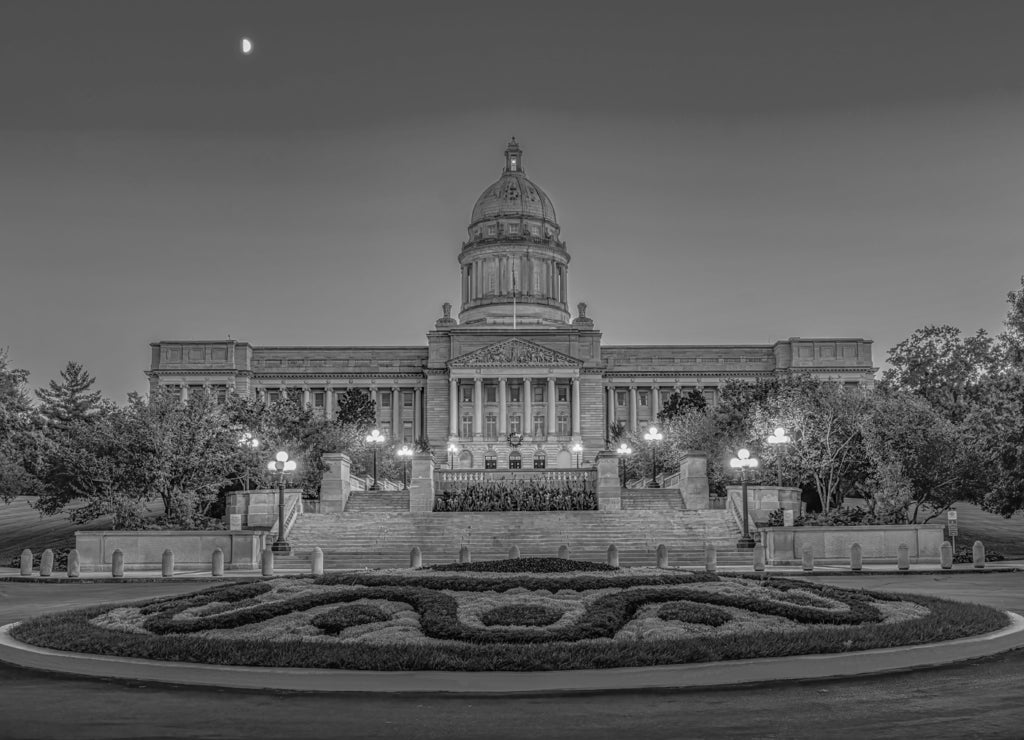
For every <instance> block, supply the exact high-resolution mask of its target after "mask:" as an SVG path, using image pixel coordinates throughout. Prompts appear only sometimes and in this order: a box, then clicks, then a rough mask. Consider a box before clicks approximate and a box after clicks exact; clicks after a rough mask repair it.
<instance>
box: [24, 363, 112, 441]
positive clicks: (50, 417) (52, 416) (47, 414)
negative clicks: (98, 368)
mask: <svg viewBox="0 0 1024 740" xmlns="http://www.w3.org/2000/svg"><path fill="white" fill-rule="evenodd" d="M95 381H96V379H95V378H93V377H92V376H91V375H89V373H87V372H86V371H85V368H83V367H82V366H81V365H80V364H79V363H77V362H69V363H68V364H67V367H66V368H64V369H63V370H61V371H60V382H58V381H56V380H51V381H50V384H49V388H40V389H38V390H37V391H36V396H38V398H39V401H40V404H39V412H40V413H41V414H42V416H43V418H44V419H45V420H46V421H47V423H49V424H52V425H54V426H57V427H65V426H67V425H69V424H71V423H72V422H75V421H88V420H89V419H90V418H91V417H93V416H95V415H96V414H97V413H99V408H100V403H101V401H102V394H101V393H100V392H99V391H92V390H90V388H92V386H93V383H95Z"/></svg>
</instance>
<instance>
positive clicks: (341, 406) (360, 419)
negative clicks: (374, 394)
mask: <svg viewBox="0 0 1024 740" xmlns="http://www.w3.org/2000/svg"><path fill="white" fill-rule="evenodd" d="M334 418H335V420H336V421H339V422H341V423H342V424H354V425H355V426H356V427H357V428H358V429H365V430H366V431H369V430H370V428H371V427H372V426H373V424H374V423H375V422H376V420H377V404H375V403H374V402H373V399H371V398H370V394H369V393H364V392H363V391H359V390H355V389H351V390H347V391H345V392H344V393H342V394H341V398H339V399H338V408H336V409H335V417H334ZM364 433H365V432H364Z"/></svg>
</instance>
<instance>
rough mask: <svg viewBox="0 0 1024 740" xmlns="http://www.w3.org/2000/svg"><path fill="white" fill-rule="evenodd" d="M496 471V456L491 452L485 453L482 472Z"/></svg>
mask: <svg viewBox="0 0 1024 740" xmlns="http://www.w3.org/2000/svg"><path fill="white" fill-rule="evenodd" d="M497 469H498V456H497V455H495V454H494V453H493V452H487V454H485V455H484V470H497Z"/></svg>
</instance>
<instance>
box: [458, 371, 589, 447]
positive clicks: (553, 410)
mask: <svg viewBox="0 0 1024 740" xmlns="http://www.w3.org/2000/svg"><path fill="white" fill-rule="evenodd" d="M488 380H491V381H493V380H494V379H493V378H488ZM513 380H521V381H522V384H523V391H522V396H521V398H522V400H521V401H520V402H519V403H518V404H517V405H516V407H517V410H518V409H519V407H521V408H522V419H523V428H522V429H521V430H520V431H521V433H523V434H524V435H525V436H532V432H533V427H532V421H533V411H534V409H533V403H534V401H533V389H534V383H545V384H546V386H547V391H546V393H545V394H544V402H543V403H544V405H545V414H544V417H545V424H546V427H545V431H546V434H547V436H548V437H554V436H556V435H558V419H557V413H558V402H557V401H556V396H555V393H556V385H557V382H558V381H559V380H563V381H564V380H568V381H570V383H571V393H570V396H569V398H570V401H569V412H570V417H571V426H570V430H569V434H570V435H571V436H572V437H579V436H580V379H579V378H578V377H576V376H568V377H557V376H554V375H548V376H544V377H529V376H524V377H522V378H514V379H513ZM461 383H472V384H473V437H481V436H483V433H484V428H483V423H484V393H483V391H484V378H483V377H482V376H475V377H458V376H453V377H451V378H449V381H448V400H449V405H448V434H449V436H451V437H460V436H463V435H461V434H460V432H459V407H460V401H459V387H460V384H461ZM497 386H498V388H497V412H498V413H497V417H498V418H497V436H498V437H499V438H502V437H505V436H507V435H508V434H509V433H510V427H509V409H508V405H509V401H508V396H509V392H508V386H509V378H508V377H499V378H497Z"/></svg>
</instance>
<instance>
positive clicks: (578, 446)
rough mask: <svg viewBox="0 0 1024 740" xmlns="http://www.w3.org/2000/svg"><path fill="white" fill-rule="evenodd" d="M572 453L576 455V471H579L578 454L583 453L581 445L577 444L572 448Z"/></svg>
mask: <svg viewBox="0 0 1024 740" xmlns="http://www.w3.org/2000/svg"><path fill="white" fill-rule="evenodd" d="M572 451H573V452H575V453H576V469H577V470H579V469H580V454H582V452H583V445H581V444H580V443H579V442H577V443H576V444H574V445H573V446H572Z"/></svg>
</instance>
